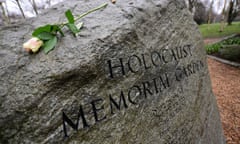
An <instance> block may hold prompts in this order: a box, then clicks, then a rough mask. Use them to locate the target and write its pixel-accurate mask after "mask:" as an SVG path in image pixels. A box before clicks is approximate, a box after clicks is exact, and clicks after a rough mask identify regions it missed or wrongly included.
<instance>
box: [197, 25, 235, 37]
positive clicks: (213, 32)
mask: <svg viewBox="0 0 240 144" xmlns="http://www.w3.org/2000/svg"><path fill="white" fill-rule="evenodd" d="M199 29H200V32H201V33H202V35H203V38H218V37H224V36H229V35H232V34H237V33H240V22H233V23H232V25H229V26H225V28H224V30H223V32H219V30H220V23H213V24H202V25H200V26H199Z"/></svg>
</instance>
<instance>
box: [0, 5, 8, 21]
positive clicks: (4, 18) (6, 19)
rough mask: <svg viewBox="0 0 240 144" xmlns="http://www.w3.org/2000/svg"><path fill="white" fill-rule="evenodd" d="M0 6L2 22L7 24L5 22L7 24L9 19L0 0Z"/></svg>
mask: <svg viewBox="0 0 240 144" xmlns="http://www.w3.org/2000/svg"><path fill="white" fill-rule="evenodd" d="M0 7H1V9H2V17H3V23H4V24H5V25H7V24H9V22H10V21H9V18H8V16H7V14H6V11H5V8H4V6H3V3H2V2H0Z"/></svg>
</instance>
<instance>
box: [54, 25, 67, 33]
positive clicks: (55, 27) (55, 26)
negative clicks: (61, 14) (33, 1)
mask: <svg viewBox="0 0 240 144" xmlns="http://www.w3.org/2000/svg"><path fill="white" fill-rule="evenodd" d="M52 32H56V33H57V32H59V33H60V34H61V35H62V36H64V34H63V32H62V30H61V28H60V27H59V26H58V25H52Z"/></svg>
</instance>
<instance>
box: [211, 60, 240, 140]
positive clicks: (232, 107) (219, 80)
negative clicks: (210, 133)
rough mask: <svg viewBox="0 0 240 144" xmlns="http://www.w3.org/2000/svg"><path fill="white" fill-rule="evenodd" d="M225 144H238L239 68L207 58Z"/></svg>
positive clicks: (239, 128) (239, 124)
mask: <svg viewBox="0 0 240 144" xmlns="http://www.w3.org/2000/svg"><path fill="white" fill-rule="evenodd" d="M208 68H209V72H210V77H211V81H212V88H213V92H214V94H215V96H216V99H217V103H218V107H219V111H220V115H221V120H222V125H223V129H224V134H225V137H226V141H227V144H240V69H238V68H235V67H231V66H229V65H226V64H223V63H220V62H218V61H215V60H212V59H210V58H208Z"/></svg>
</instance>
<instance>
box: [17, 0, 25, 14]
mask: <svg viewBox="0 0 240 144" xmlns="http://www.w3.org/2000/svg"><path fill="white" fill-rule="evenodd" d="M16 2H17V5H18V7H19V9H20V11H21V13H22V16H23V18H26V17H25V14H24V12H23V9H22V7H21V5H20V3H19V0H16Z"/></svg>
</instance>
